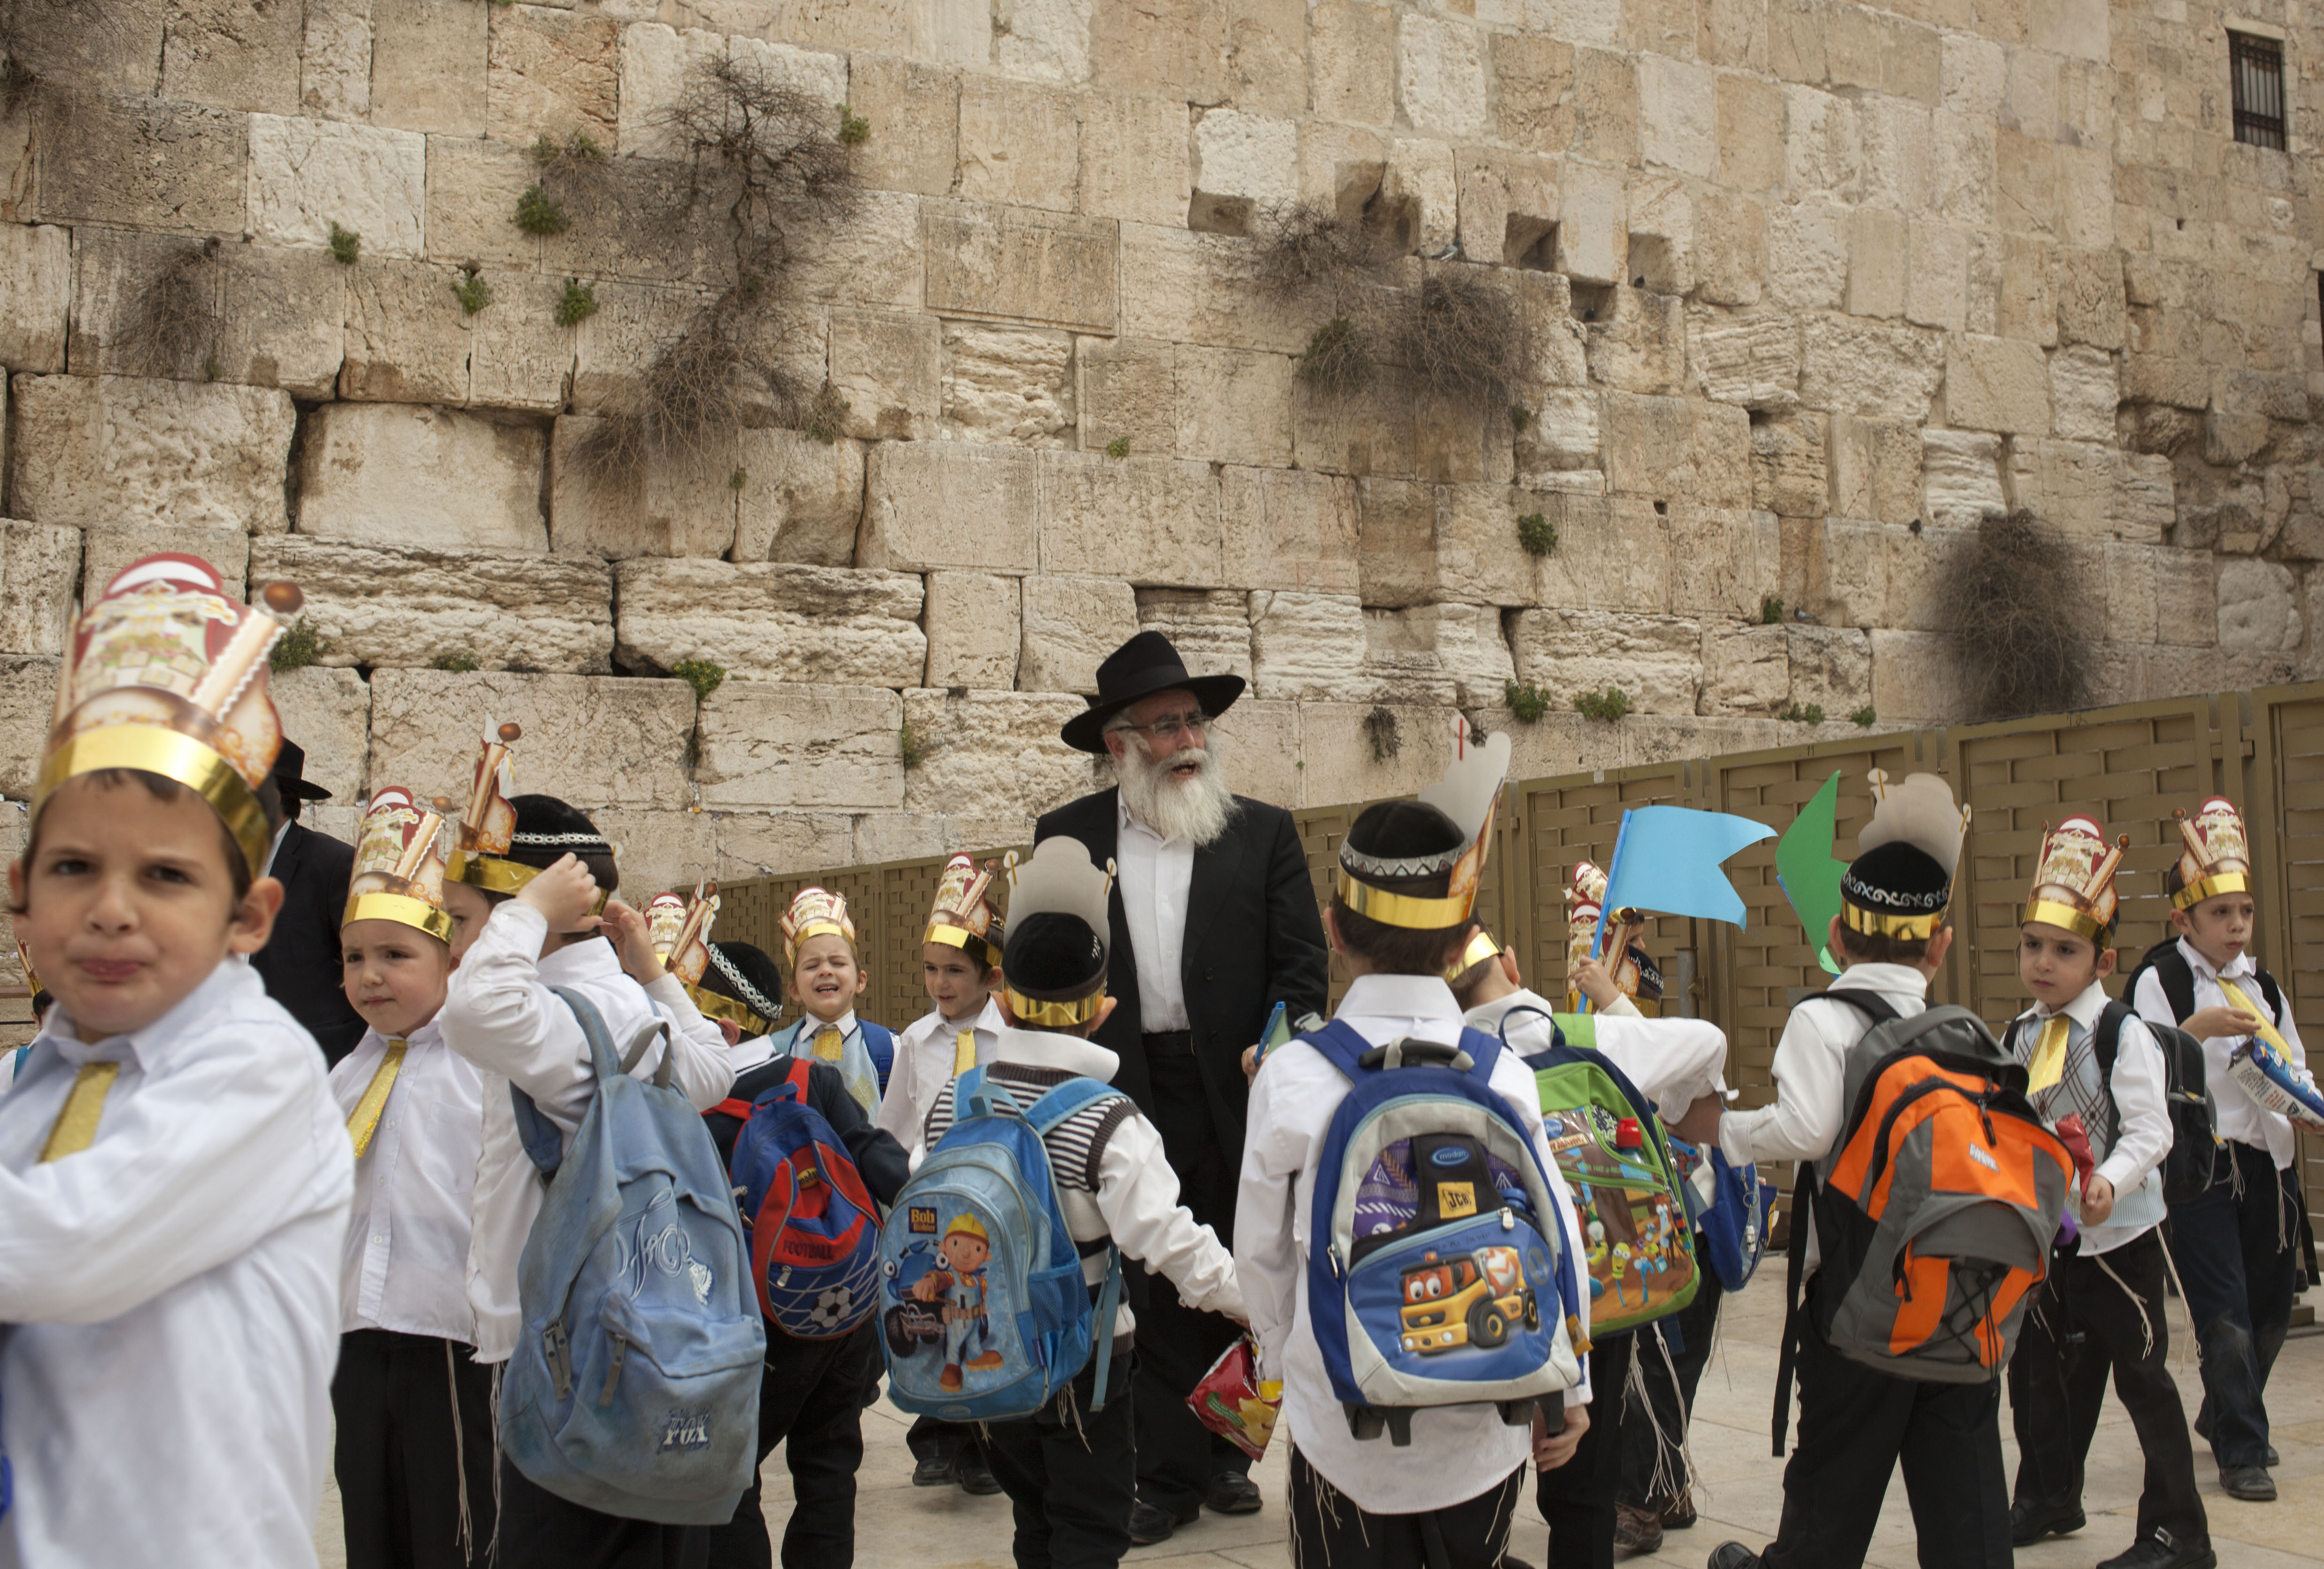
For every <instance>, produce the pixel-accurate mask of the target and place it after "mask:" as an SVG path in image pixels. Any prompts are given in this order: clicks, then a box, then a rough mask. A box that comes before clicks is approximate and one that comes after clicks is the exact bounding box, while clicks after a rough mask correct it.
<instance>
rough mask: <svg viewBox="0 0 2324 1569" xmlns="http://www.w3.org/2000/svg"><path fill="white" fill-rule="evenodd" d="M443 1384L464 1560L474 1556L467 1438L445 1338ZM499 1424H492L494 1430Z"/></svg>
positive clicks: (455, 1371)
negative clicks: (448, 1409)
mask: <svg viewBox="0 0 2324 1569" xmlns="http://www.w3.org/2000/svg"><path fill="white" fill-rule="evenodd" d="M444 1387H445V1389H446V1390H447V1391H449V1393H450V1394H451V1397H452V1469H453V1471H454V1473H455V1474H457V1476H458V1477H459V1479H460V1557H461V1559H462V1560H463V1561H466V1560H467V1559H469V1558H472V1557H474V1556H475V1551H476V1544H475V1527H474V1526H472V1525H471V1524H470V1523H469V1520H468V1440H467V1436H466V1434H464V1433H463V1432H461V1431H460V1374H459V1370H458V1368H457V1366H456V1365H455V1363H453V1360H452V1343H451V1342H450V1341H448V1340H447V1341H446V1342H445V1343H444ZM499 1426H500V1424H499V1423H497V1422H495V1423H494V1424H493V1427H494V1428H495V1429H497V1428H498V1427H499ZM494 1470H495V1473H497V1471H498V1467H495V1468H494Z"/></svg>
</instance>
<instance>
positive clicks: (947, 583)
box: [920, 572, 1025, 692]
mask: <svg viewBox="0 0 2324 1569" xmlns="http://www.w3.org/2000/svg"><path fill="white" fill-rule="evenodd" d="M926 619H927V636H928V662H927V676H926V678H925V679H924V680H923V681H922V682H921V683H920V684H922V685H926V686H932V687H971V686H982V687H992V688H998V689H1000V690H1001V691H1004V692H1005V691H1008V690H1010V689H1011V688H1013V687H1015V686H1016V684H1017V660H1018V656H1019V654H1020V653H1021V652H1022V649H1023V646H1024V640H1025V639H1024V624H1025V618H1024V609H1023V592H1022V590H1021V588H1020V587H1019V580H1018V579H1016V578H1013V577H1000V576H996V575H994V574H992V573H982V572H932V573H928V574H927V618H926Z"/></svg>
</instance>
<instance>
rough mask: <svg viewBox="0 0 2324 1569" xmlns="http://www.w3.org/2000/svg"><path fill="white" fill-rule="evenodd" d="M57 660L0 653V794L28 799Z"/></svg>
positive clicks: (50, 710)
mask: <svg viewBox="0 0 2324 1569" xmlns="http://www.w3.org/2000/svg"><path fill="white" fill-rule="evenodd" d="M63 665H64V661H63V660H62V659H60V658H58V657H55V656H51V655H45V654H0V795H13V796H14V797H15V798H16V799H17V800H19V801H29V800H31V799H32V786H33V784H34V783H35V782H36V781H37V780H38V779H39V778H40V774H41V753H42V750H43V749H44V748H46V747H47V745H48V739H49V720H50V719H51V716H52V715H53V714H54V712H55V710H56V697H57V675H58V673H59V672H60V670H61V669H62V668H63ZM8 815H9V816H10V817H14V816H15V813H14V812H10V813H9V814H8ZM10 957H12V958H13V957H14V955H13V954H12V955H11V956H10Z"/></svg>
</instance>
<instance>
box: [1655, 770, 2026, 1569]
mask: <svg viewBox="0 0 2324 1569" xmlns="http://www.w3.org/2000/svg"><path fill="white" fill-rule="evenodd" d="M1871 781H1872V794H1873V811H1872V821H1870V822H1869V823H1867V824H1866V825H1865V828H1864V830H1863V832H1862V833H1861V834H1859V835H1858V840H1857V842H1858V846H1859V848H1860V849H1861V851H1862V853H1861V854H1859V855H1858V857H1857V858H1856V859H1855V860H1854V861H1853V862H1851V863H1850V864H1849V868H1848V873H1847V875H1846V876H1845V877H1843V878H1842V879H1841V882H1840V913H1839V914H1838V915H1835V916H1834V917H1832V921H1831V929H1830V931H1829V932H1828V934H1827V936H1828V940H1829V945H1830V947H1831V953H1832V957H1833V958H1834V959H1837V960H1839V961H1840V975H1839V976H1838V977H1835V978H1834V979H1833V981H1832V983H1831V986H1828V987H1826V988H1825V990H1823V991H1822V992H1821V993H1818V994H1817V995H1816V996H1812V997H1809V998H1808V999H1806V1000H1805V1001H1804V1002H1803V1003H1801V1004H1800V1005H1798V1006H1797V1007H1795V1008H1794V1009H1793V1010H1792V1016H1791V1020H1790V1022H1789V1023H1786V1024H1785V1025H1784V1034H1783V1038H1782V1039H1781V1040H1780V1041H1777V1042H1776V1043H1775V1062H1774V1065H1773V1071H1774V1074H1775V1102H1774V1104H1773V1105H1770V1106H1760V1107H1757V1108H1756V1109H1753V1110H1750V1111H1731V1112H1730V1111H1725V1110H1724V1109H1723V1108H1722V1106H1721V1105H1720V1100H1719V1097H1717V1096H1704V1097H1703V1098H1702V1099H1701V1100H1699V1101H1697V1102H1696V1103H1695V1104H1694V1105H1693V1106H1691V1107H1689V1108H1688V1109H1687V1111H1686V1112H1685V1114H1684V1115H1682V1116H1680V1117H1679V1118H1677V1119H1676V1120H1675V1121H1673V1122H1672V1123H1671V1124H1670V1128H1671V1131H1672V1132H1673V1133H1676V1134H1677V1135H1678V1136H1679V1137H1680V1138H1683V1139H1684V1140H1686V1141H1687V1142H1689V1143H1692V1144H1699V1145H1708V1144H1711V1143H1713V1142H1715V1143H1717V1144H1718V1145H1719V1146H1720V1149H1721V1150H1722V1151H1724V1152H1725V1153H1726V1156H1727V1159H1728V1160H1729V1161H1732V1162H1735V1163H1737V1164H1741V1163H1743V1162H1745V1161H1816V1162H1821V1161H1825V1160H1826V1159H1827V1158H1828V1157H1829V1156H1830V1155H1831V1153H1832V1152H1833V1148H1834V1146H1835V1145H1836V1144H1837V1143H1838V1142H1839V1141H1840V1133H1841V1130H1842V1129H1843V1127H1844V1126H1845V1124H1846V1123H1847V1120H1848V1107H1847V1106H1844V1105H1843V1104H1841V1102H1842V1090H1843V1085H1844V1069H1845V1067H1846V1063H1847V1059H1848V1052H1849V1048H1850V1047H1852V1046H1854V1045H1855V1044H1856V1042H1857V1041H1860V1040H1862V1039H1863V1038H1864V1036H1865V1035H1866V1034H1867V1032H1870V1030H1871V1029H1872V1027H1873V1016H1872V1014H1867V1012H1865V1011H1864V1010H1863V1009H1860V1008H1858V1007H1856V1006H1854V1005H1851V1004H1849V1003H1848V1002H1846V1001H1844V1000H1843V998H1842V994H1846V993H1851V992H1868V993H1870V994H1872V996H1873V997H1874V998H1875V999H1876V1003H1875V1005H1876V1007H1878V1006H1881V1005H1885V1007H1886V1010H1887V1011H1889V1012H1892V1013H1894V1014H1895V1015H1896V1016H1898V1017H1900V1018H1910V1017H1912V1016H1914V1014H1919V1013H1921V1012H1922V1011H1923V1010H1924V1009H1925V1008H1926V1007H1927V1006H1928V992H1929V980H1930V977H1932V976H1934V975H1935V974H1936V972H1937V971H1938V969H1939V968H1941V967H1942V966H1943V964H1944V959H1945V954H1946V951H1947V950H1949V949H1950V948H1951V946H1952V936H1953V933H1952V928H1951V927H1950V925H1948V924H1947V923H1946V921H1945V907H1946V905H1947V904H1949V903H1950V901H1951V897H1952V882H1953V869H1954V867H1955V866H1956V865H1957V864H1958V863H1959V861H1960V846H1961V836H1962V834H1963V833H1964V832H1965V831H1966V830H1967V829H1968V826H1969V812H1968V811H1967V809H1966V808H1963V807H1960V806H1957V805H1956V804H1955V803H1954V802H1953V795H1952V789H1951V787H1950V785H1947V784H1946V783H1945V782H1944V780H1943V779H1941V777H1939V776H1938V775H1934V774H1913V775H1907V776H1906V777H1905V778H1904V781H1903V782H1902V783H1901V784H1894V783H1892V782H1891V781H1890V780H1889V778H1888V776H1887V775H1886V774H1885V773H1884V772H1882V771H1881V770H1879V769H1877V768H1876V769H1874V770H1873V771H1872V775H1871ZM1794 1224H1797V1225H1806V1226H1807V1227H1808V1229H1807V1230H1806V1231H1805V1232H1804V1233H1803V1234H1799V1239H1800V1240H1799V1241H1798V1243H1796V1244H1795V1245H1798V1246H1800V1247H1801V1248H1803V1251H1804V1253H1805V1258H1804V1261H1803V1262H1804V1264H1805V1267H1806V1270H1807V1271H1808V1275H1809V1280H1808V1291H1809V1294H1810V1298H1811V1299H1812V1297H1813V1294H1814V1292H1815V1291H1816V1290H1817V1289H1819V1285H1820V1277H1819V1276H1818V1274H1817V1273H1816V1267H1817V1263H1818V1262H1819V1259H1820V1251H1819V1249H1818V1247H1817V1245H1816V1236H1815V1231H1814V1228H1813V1227H1812V1225H1808V1221H1807V1217H1806V1216H1801V1217H1799V1218H1798V1220H1797V1221H1796V1222H1795V1223H1794ZM1815 1317H1816V1315H1815V1314H1814V1312H1813V1311H1812V1310H1809V1309H1808V1308H1807V1307H1806V1305H1805V1304H1803V1311H1802V1313H1801V1314H1800V1318H1801V1320H1802V1321H1803V1322H1802V1324H1801V1326H1800V1331H1799V1352H1798V1354H1799V1399H1800V1427H1799V1439H1798V1443H1797V1445H1795V1447H1794V1449H1793V1451H1792V1458H1791V1462H1790V1463H1789V1464H1788V1465H1787V1466H1786V1467H1785V1468H1784V1513H1783V1520H1782V1523H1781V1525H1780V1526H1779V1527H1778V1528H1777V1531H1776V1536H1775V1541H1774V1542H1773V1543H1772V1544H1770V1545H1769V1546H1768V1547H1767V1548H1766V1551H1765V1552H1764V1553H1753V1552H1752V1551H1751V1550H1750V1549H1749V1548H1748V1547H1746V1546H1743V1544H1742V1543H1740V1542H1726V1543H1722V1544H1720V1546H1719V1547H1718V1548H1716V1549H1715V1550H1714V1551H1713V1552H1712V1553H1711V1569H1753V1566H1754V1565H1757V1564H1766V1565H1767V1566H1768V1569H1845V1566H1846V1565H1849V1564H1861V1563H1863V1562H1864V1555H1865V1553H1866V1551H1867V1548H1868V1547H1869V1546H1870V1544H1871V1541H1872V1532H1873V1528H1875V1527H1876V1526H1877V1524H1878V1523H1879V1519H1880V1500H1881V1499H1882V1498H1883V1497H1884V1496H1885V1495H1886V1492H1887V1491H1888V1482H1889V1478H1890V1477H1891V1476H1892V1475H1893V1474H1894V1473H1895V1471H1896V1469H1897V1467H1898V1465H1899V1464H1900V1463H1901V1464H1902V1466H1903V1467H1904V1484H1905V1487H1906V1489H1907V1490H1908V1491H1910V1492H1911V1494H1912V1500H1913V1523H1914V1528H1916V1530H1917V1531H1918V1533H1919V1537H1920V1556H1921V1563H1922V1564H1923V1565H1926V1566H1927V1569H1970V1566H1975V1569H2008V1565H2009V1563H2010V1543H2009V1479H2008V1476H2007V1474H2006V1473H2005V1472H2004V1470H2003V1468H2002V1462H2001V1385H2000V1382H1999V1381H1992V1382H1989V1383H1976V1384H1954V1383H1931V1382H1919V1381H1912V1380H1907V1379H1900V1378H1893V1377H1890V1376H1888V1375H1887V1374H1886V1373H1882V1372H1877V1371H1876V1370H1874V1369H1871V1368H1867V1367H1865V1366H1863V1365H1861V1364H1859V1363H1852V1362H1849V1361H1848V1360H1846V1359H1845V1358H1843V1357H1842V1356H1841V1355H1840V1353H1838V1352H1837V1351H1835V1350H1833V1349H1832V1347H1831V1344H1829V1343H1828V1342H1827V1341H1826V1340H1825V1339H1824V1337H1823V1336H1822V1335H1821V1334H1820V1333H1818V1331H1817V1329H1816V1326H1815Z"/></svg>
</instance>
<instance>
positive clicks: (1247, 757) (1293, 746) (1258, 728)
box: [1203, 695, 1306, 811]
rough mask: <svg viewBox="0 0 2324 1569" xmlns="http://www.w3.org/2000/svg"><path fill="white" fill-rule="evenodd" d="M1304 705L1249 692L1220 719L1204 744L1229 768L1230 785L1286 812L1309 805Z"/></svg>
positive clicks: (1256, 799) (1215, 721)
mask: <svg viewBox="0 0 2324 1569" xmlns="http://www.w3.org/2000/svg"><path fill="white" fill-rule="evenodd" d="M1304 712H1305V709H1304V707H1303V705H1301V704H1299V703H1296V702H1259V700H1258V699H1257V698H1254V697H1250V696H1248V695H1246V696H1245V697H1243V698H1242V699H1240V701H1239V702H1236V703H1235V705H1234V706H1233V707H1232V708H1231V709H1229V710H1227V711H1226V712H1225V713H1224V714H1223V715H1222V716H1221V717H1220V718H1218V719H1217V720H1213V722H1212V725H1211V728H1210V732H1209V734H1207V735H1206V736H1204V737H1203V748H1204V749H1205V750H1207V751H1208V752H1209V753H1210V754H1211V756H1213V757H1216V758H1218V759H1219V760H1220V762H1221V764H1222V766H1224V768H1225V770H1226V779H1227V787H1228V788H1229V789H1231V790H1232V791H1233V792H1234V793H1235V794H1237V795H1247V796H1249V797H1250V798H1251V799H1252V800H1255V801H1264V802H1266V803H1268V804H1269V805H1272V806H1280V807H1283V808H1285V809H1286V811H1288V810H1294V809H1296V808H1297V807H1299V806H1303V805H1305V803H1306V792H1305V777H1306V772H1305V769H1303V768H1302V767H1301V766H1300V757H1299V749H1300V731H1301V729H1302V728H1303V727H1302V725H1301V722H1300V721H1301V715H1302V714H1303V713H1304Z"/></svg>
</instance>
